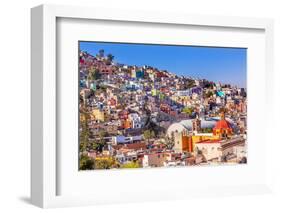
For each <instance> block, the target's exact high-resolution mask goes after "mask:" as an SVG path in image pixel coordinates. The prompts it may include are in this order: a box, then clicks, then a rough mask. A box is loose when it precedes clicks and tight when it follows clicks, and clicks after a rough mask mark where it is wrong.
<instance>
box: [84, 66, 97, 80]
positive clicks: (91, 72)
mask: <svg viewBox="0 0 281 213" xmlns="http://www.w3.org/2000/svg"><path fill="white" fill-rule="evenodd" d="M99 78H100V72H99V70H98V69H96V68H94V67H91V68H90V70H89V74H88V76H87V80H88V81H95V80H98V79H99Z"/></svg>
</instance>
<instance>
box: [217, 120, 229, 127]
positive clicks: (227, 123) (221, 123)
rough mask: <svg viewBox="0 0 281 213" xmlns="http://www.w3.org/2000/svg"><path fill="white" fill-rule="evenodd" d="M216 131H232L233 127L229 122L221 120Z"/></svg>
mask: <svg viewBox="0 0 281 213" xmlns="http://www.w3.org/2000/svg"><path fill="white" fill-rule="evenodd" d="M214 129H231V125H230V123H229V122H228V121H227V120H219V121H218V122H217V123H216V125H215V127H214Z"/></svg>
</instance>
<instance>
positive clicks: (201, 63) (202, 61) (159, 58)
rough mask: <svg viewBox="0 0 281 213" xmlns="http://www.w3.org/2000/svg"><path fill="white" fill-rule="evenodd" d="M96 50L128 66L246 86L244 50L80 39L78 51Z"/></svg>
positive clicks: (93, 52) (91, 51)
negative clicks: (148, 67)
mask: <svg viewBox="0 0 281 213" xmlns="http://www.w3.org/2000/svg"><path fill="white" fill-rule="evenodd" d="M100 49H104V51H105V54H108V53H111V54H112V55H114V60H115V61H117V62H119V63H124V64H128V65H138V66H142V65H150V66H153V67H157V68H159V69H166V70H168V71H170V72H172V73H176V74H178V75H184V76H192V77H199V78H205V79H208V80H211V81H214V82H221V83H229V84H232V85H237V86H239V87H245V88H246V69H247V49H245V48H221V47H220V48H217V47H196V46H175V45H154V44H151V45H150V44H149V45H148V44H125V43H103V42H84V41H83V42H80V50H83V51H87V52H88V53H90V54H93V55H96V54H97V53H98V51H99V50H100Z"/></svg>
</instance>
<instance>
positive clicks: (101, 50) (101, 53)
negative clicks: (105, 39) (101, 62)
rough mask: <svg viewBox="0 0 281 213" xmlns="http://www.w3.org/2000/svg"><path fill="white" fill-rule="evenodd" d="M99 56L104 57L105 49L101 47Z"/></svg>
mask: <svg viewBox="0 0 281 213" xmlns="http://www.w3.org/2000/svg"><path fill="white" fill-rule="evenodd" d="M98 57H101V58H103V57H104V50H103V49H100V50H99V54H98Z"/></svg>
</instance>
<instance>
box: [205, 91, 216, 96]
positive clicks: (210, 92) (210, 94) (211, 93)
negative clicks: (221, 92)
mask: <svg viewBox="0 0 281 213" xmlns="http://www.w3.org/2000/svg"><path fill="white" fill-rule="evenodd" d="M213 95H214V93H213V92H212V91H210V90H209V91H208V92H207V93H206V97H207V98H210V97H211V96H213Z"/></svg>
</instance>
